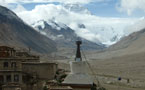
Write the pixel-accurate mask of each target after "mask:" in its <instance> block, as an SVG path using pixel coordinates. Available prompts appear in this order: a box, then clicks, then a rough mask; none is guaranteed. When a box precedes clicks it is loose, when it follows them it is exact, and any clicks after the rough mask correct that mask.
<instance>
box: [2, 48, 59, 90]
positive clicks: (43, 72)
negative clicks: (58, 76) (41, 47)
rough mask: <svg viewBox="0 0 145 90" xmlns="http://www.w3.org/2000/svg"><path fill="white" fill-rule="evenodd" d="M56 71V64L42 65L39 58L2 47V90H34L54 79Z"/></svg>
mask: <svg viewBox="0 0 145 90" xmlns="http://www.w3.org/2000/svg"><path fill="white" fill-rule="evenodd" d="M56 70H57V64H56V63H41V62H40V60H39V56H35V55H31V54H30V53H27V52H18V51H16V50H15V49H14V48H11V47H8V46H0V90H17V89H18V90H21V89H22V90H29V89H30V90H33V89H32V87H33V86H35V85H36V84H37V86H42V85H38V84H40V83H41V82H42V81H43V80H51V79H54V76H55V72H56ZM36 80H37V82H35V83H34V81H36ZM28 84H31V87H30V88H28ZM34 84H35V85H34ZM41 84H43V83H41ZM38 89H39V90H41V89H42V88H38ZM35 90H37V89H35Z"/></svg>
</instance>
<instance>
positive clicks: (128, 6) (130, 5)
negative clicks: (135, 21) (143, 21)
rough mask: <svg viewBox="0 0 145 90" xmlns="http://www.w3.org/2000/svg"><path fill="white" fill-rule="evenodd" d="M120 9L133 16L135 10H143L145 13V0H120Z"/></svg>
mask: <svg viewBox="0 0 145 90" xmlns="http://www.w3.org/2000/svg"><path fill="white" fill-rule="evenodd" d="M118 9H119V11H121V12H127V14H128V15H131V14H132V13H133V12H134V11H135V10H137V9H141V10H143V11H144V12H145V0H120V2H119V4H118Z"/></svg>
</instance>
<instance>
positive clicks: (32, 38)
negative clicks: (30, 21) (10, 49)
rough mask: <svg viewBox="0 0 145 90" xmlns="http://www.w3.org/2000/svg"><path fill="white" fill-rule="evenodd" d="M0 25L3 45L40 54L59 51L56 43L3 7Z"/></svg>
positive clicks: (0, 40) (0, 11) (0, 12)
mask: <svg viewBox="0 0 145 90" xmlns="http://www.w3.org/2000/svg"><path fill="white" fill-rule="evenodd" d="M0 23H1V24H0V26H1V27H0V33H1V35H0V37H1V39H0V43H1V44H3V45H11V46H15V47H25V48H28V47H29V48H31V49H32V50H33V51H35V52H38V53H51V52H53V51H56V50H57V49H56V45H55V42H53V41H52V40H50V39H49V38H47V37H45V36H44V35H40V34H39V33H38V32H37V31H35V30H34V29H33V28H32V27H30V26H29V25H27V24H25V23H24V22H23V21H22V20H21V19H20V18H19V17H18V16H17V15H16V14H15V13H14V12H12V11H11V10H9V9H7V8H5V7H3V6H0Z"/></svg>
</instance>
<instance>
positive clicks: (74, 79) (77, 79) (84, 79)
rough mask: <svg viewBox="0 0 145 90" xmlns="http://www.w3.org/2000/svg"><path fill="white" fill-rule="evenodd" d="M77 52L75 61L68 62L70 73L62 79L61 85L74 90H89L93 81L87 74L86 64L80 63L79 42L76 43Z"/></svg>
mask: <svg viewBox="0 0 145 90" xmlns="http://www.w3.org/2000/svg"><path fill="white" fill-rule="evenodd" d="M76 44H77V51H76V57H75V60H74V61H72V62H70V68H71V72H70V74H69V75H68V76H67V77H66V78H65V79H64V81H63V83H62V84H63V85H69V86H71V87H72V88H73V89H74V90H90V89H91V87H92V86H93V79H92V78H91V76H89V74H88V70H89V69H88V68H87V63H86V62H85V61H82V57H81V52H80V45H81V44H82V42H81V41H76Z"/></svg>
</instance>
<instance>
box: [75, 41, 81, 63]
mask: <svg viewBox="0 0 145 90" xmlns="http://www.w3.org/2000/svg"><path fill="white" fill-rule="evenodd" d="M81 44H82V41H76V45H77V51H76V57H75V61H82V57H81V51H80V45H81Z"/></svg>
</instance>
